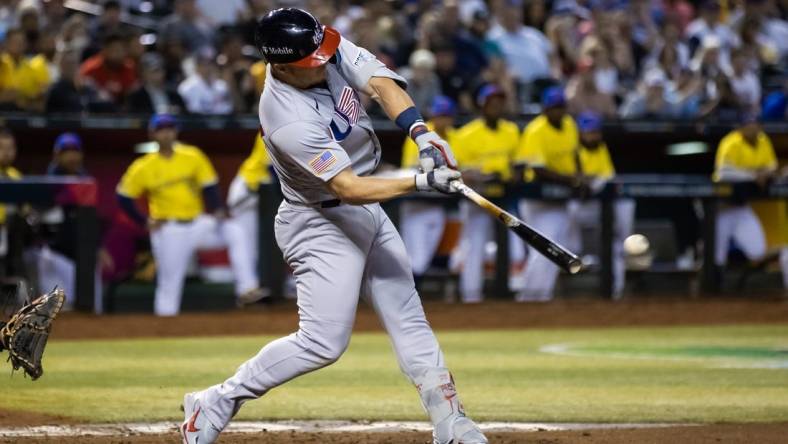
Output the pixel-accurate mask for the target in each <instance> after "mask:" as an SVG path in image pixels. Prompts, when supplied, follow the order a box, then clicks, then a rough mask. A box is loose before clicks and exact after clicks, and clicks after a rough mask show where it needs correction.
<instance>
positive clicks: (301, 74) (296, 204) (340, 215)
mask: <svg viewBox="0 0 788 444" xmlns="http://www.w3.org/2000/svg"><path fill="white" fill-rule="evenodd" d="M255 37H256V40H257V44H258V47H259V49H260V51H261V53H262V54H263V56H264V58H265V59H266V60H267V62H268V63H269V67H268V70H269V71H268V76H267V78H266V82H265V89H264V91H263V95H262V97H261V99H260V124H261V127H262V131H263V138H264V139H265V145H266V149H267V150H268V154H269V155H270V158H271V164H272V165H273V166H274V169H275V171H276V173H277V176H278V177H279V179H280V181H281V186H282V193H283V194H284V198H285V201H284V202H283V203H282V205H281V206H280V207H279V211H278V213H277V216H276V221H275V231H276V239H277V243H278V244H279V246H280V248H281V249H282V252H283V254H284V256H285V259H286V260H287V263H288V265H290V267H291V268H292V269H293V274H294V276H295V277H296V285H297V288H298V306H299V317H300V322H299V329H298V331H297V332H296V333H294V334H292V335H290V336H286V337H284V338H280V339H278V340H276V341H273V342H271V343H269V344H268V345H266V346H265V347H263V349H262V350H261V351H260V353H258V354H257V356H255V357H253V358H252V359H250V360H248V361H247V362H245V363H244V364H243V365H241V367H239V368H238V370H237V372H236V373H235V375H233V376H231V377H230V378H229V379H227V380H226V381H224V382H223V383H221V384H217V385H215V386H213V387H209V388H208V389H206V390H203V391H199V392H195V393H189V394H187V395H186V396H185V397H184V404H183V407H184V413H185V420H184V422H183V424H182V426H181V433H182V435H183V438H184V442H186V443H187V444H190V443H198V442H199V444H208V443H211V442H214V441H215V440H216V439H217V437H218V435H219V433H220V431H221V430H222V429H224V428H225V427H226V426H227V424H228V423H229V422H230V420H231V419H232V417H233V416H234V415H235V414H236V413H238V410H239V409H240V408H241V406H242V405H243V403H244V402H246V401H248V400H250V399H255V398H259V397H260V396H263V395H264V394H265V393H267V392H268V391H269V390H271V389H273V388H275V387H278V386H280V385H282V384H284V383H285V382H287V381H289V380H291V379H293V378H295V377H298V376H300V375H303V374H305V373H308V372H311V371H314V370H317V369H319V368H321V367H325V366H327V365H330V364H331V363H333V362H335V361H336V360H337V359H339V357H340V356H341V355H342V353H343V352H344V351H345V349H346V348H347V346H348V343H349V341H350V334H351V331H352V330H353V322H354V320H355V315H356V306H357V304H358V299H359V296H361V295H364V296H366V297H367V298H368V299H369V300H370V301H371V303H372V305H373V307H374V308H375V310H376V311H377V313H378V316H379V317H380V318H381V321H382V324H383V326H384V328H385V329H386V331H387V332H388V334H389V337H390V338H391V342H392V344H393V346H394V350H395V351H396V354H397V358H398V359H399V364H400V367H401V369H402V371H403V372H404V373H405V374H406V375H407V377H408V378H409V379H410V380H411V381H412V382H413V384H414V385H415V386H416V388H417V389H418V391H419V394H420V396H421V401H422V403H423V405H424V408H425V409H426V410H427V412H428V413H429V416H430V419H431V420H432V423H433V425H434V432H433V439H434V442H435V443H438V444H449V443H453V444H458V443H463V444H483V443H487V439H486V438H485V437H484V435H483V434H482V433H481V431H480V430H479V428H478V427H476V425H475V424H474V423H473V421H471V420H470V419H468V418H467V417H466V416H465V413H464V410H463V407H462V403H461V402H460V399H459V396H458V395H457V392H456V390H455V387H454V380H453V378H452V376H451V374H450V373H449V370H448V369H447V368H446V364H445V362H444V359H443V353H442V351H441V349H440V346H439V345H438V341H437V339H436V338H435V335H434V334H433V332H432V329H431V328H430V326H429V324H428V323H427V319H426V317H425V315H424V310H423V308H422V306H421V300H420V299H419V295H418V293H417V292H416V288H415V285H414V282H413V275H412V274H411V268H410V264H409V263H408V256H407V252H406V251H405V246H404V245H403V243H402V239H401V238H400V236H399V234H398V233H397V230H396V229H395V228H394V225H393V224H392V223H391V221H390V220H389V219H388V217H387V216H386V213H384V212H383V210H382V208H381V207H380V205H379V204H378V202H381V201H384V200H388V199H393V198H395V197H399V196H403V195H405V194H409V193H412V192H414V191H417V190H433V189H437V190H441V191H449V182H450V181H451V180H456V179H458V178H459V177H460V173H459V172H458V171H456V170H453V169H449V168H448V167H447V166H450V167H455V165H456V162H455V161H454V157H453V155H452V154H451V149H450V148H449V145H448V143H446V141H444V140H443V139H441V138H440V137H439V136H438V135H437V134H436V133H435V132H433V131H429V130H427V128H426V127H425V125H424V123H423V121H422V120H421V116H420V115H419V113H418V111H416V107H415V106H414V105H413V101H412V100H411V98H410V97H409V96H408V94H407V93H406V92H405V90H404V89H403V86H404V83H405V82H404V80H403V79H402V77H400V76H399V75H397V74H396V73H394V72H393V71H391V70H389V69H388V68H386V67H385V65H383V63H381V62H380V61H378V60H377V59H376V58H375V56H374V55H372V54H371V53H370V52H369V51H367V50H365V49H363V48H359V47H358V46H356V45H354V44H353V43H352V42H350V41H348V40H346V39H344V38H343V37H341V36H340V35H339V33H338V32H337V31H336V30H335V29H332V28H330V27H328V26H322V25H321V24H320V23H319V22H318V21H317V20H316V19H315V18H314V17H313V16H312V15H311V14H309V13H307V12H304V11H302V10H299V9H278V10H275V11H272V12H270V13H269V14H267V15H266V16H265V17H263V18H262V19H261V20H260V21H259V23H258V25H257V29H256V36H255ZM359 91H360V92H363V93H365V94H367V95H369V96H371V97H372V98H374V99H375V100H377V102H378V103H380V104H381V106H382V107H383V109H384V110H385V111H386V113H387V114H388V115H389V116H390V117H391V118H392V119H394V120H395V121H396V123H397V124H398V125H399V126H400V127H401V128H404V129H406V130H409V132H410V135H411V137H413V138H414V139H415V142H416V143H417V145H419V150H420V158H421V167H422V168H423V170H424V172H423V173H420V174H417V175H415V176H411V177H405V178H396V179H394V178H392V179H386V178H376V177H370V174H371V173H372V172H373V171H374V170H375V168H376V167H377V166H378V164H379V163H380V158H381V148H380V143H379V142H378V140H377V137H376V136H375V133H374V131H373V129H372V122H371V121H370V119H369V116H367V114H366V112H365V111H364V108H363V107H362V106H361V102H360V100H359V96H358V93H359ZM382 402H385V400H382Z"/></svg>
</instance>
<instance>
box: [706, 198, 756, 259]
mask: <svg viewBox="0 0 788 444" xmlns="http://www.w3.org/2000/svg"><path fill="white" fill-rule="evenodd" d="M731 240H733V241H734V242H736V246H737V247H739V248H740V249H741V250H742V251H743V252H744V255H745V256H747V259H749V260H757V259H760V258H762V257H763V256H764V255H765V254H766V235H765V234H764V232H763V227H761V221H760V220H758V216H756V215H755V212H753V211H752V208H751V207H750V206H749V205H739V206H733V207H723V208H720V209H719V212H718V213H717V236H716V240H715V241H716V250H715V254H714V259H715V262H716V263H717V265H720V266H722V265H725V264H726V263H727V262H728V251H729V249H730V242H731Z"/></svg>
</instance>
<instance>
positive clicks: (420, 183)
mask: <svg viewBox="0 0 788 444" xmlns="http://www.w3.org/2000/svg"><path fill="white" fill-rule="evenodd" d="M460 177H462V174H460V172H459V171H457V170H452V169H449V168H448V167H446V166H442V167H439V168H436V169H434V170H432V171H430V172H428V173H421V174H417V175H416V189H417V190H419V191H440V192H441V193H444V194H452V193H453V192H454V191H453V190H452V188H451V185H450V182H452V181H454V180H458V179H459V178H460Z"/></svg>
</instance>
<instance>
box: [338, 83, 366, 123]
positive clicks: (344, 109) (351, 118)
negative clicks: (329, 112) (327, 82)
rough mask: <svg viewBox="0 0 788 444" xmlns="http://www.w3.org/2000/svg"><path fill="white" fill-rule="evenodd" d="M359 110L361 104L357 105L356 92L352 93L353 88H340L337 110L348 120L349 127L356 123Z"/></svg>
mask: <svg viewBox="0 0 788 444" xmlns="http://www.w3.org/2000/svg"><path fill="white" fill-rule="evenodd" d="M360 108H361V104H360V103H358V99H357V98H356V92H355V91H353V88H351V87H349V86H346V87H344V88H342V94H341V95H340V96H339V103H338V104H337V110H338V111H339V112H340V113H342V114H344V115H345V117H347V118H348V122H349V123H350V124H351V125H355V124H356V123H358V117H359V109H360Z"/></svg>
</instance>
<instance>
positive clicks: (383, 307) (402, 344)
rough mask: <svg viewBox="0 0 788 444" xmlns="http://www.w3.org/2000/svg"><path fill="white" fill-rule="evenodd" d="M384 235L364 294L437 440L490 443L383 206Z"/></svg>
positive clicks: (367, 275) (366, 277) (380, 214)
mask: <svg viewBox="0 0 788 444" xmlns="http://www.w3.org/2000/svg"><path fill="white" fill-rule="evenodd" d="M378 219H379V221H380V222H379V227H380V228H379V232H378V235H377V239H376V240H375V243H374V245H373V247H372V249H371V250H370V253H369V257H368V260H367V268H366V272H365V275H364V286H363V291H364V294H365V295H366V296H368V297H369V299H370V301H371V302H372V306H373V307H374V308H375V311H376V312H377V314H378V316H379V317H380V319H381V322H382V324H383V327H384V328H385V329H386V332H387V333H388V335H389V338H390V340H391V343H392V345H393V347H394V352H395V353H396V355H397V360H398V361H399V365H400V368H401V369H402V371H403V373H405V375H406V376H407V377H408V378H409V379H410V380H411V381H412V382H413V384H414V385H416V387H417V388H418V390H419V394H420V396H421V400H422V403H423V404H424V407H425V409H426V410H427V412H428V414H429V416H430V419H431V421H432V423H433V425H434V427H435V429H434V441H435V442H436V443H440V444H444V443H450V442H462V443H469V444H478V443H486V442H487V440H486V439H485V438H484V436H483V435H482V434H481V432H480V431H479V430H478V428H476V426H475V425H474V424H473V422H472V421H470V420H469V419H468V418H466V417H465V412H464V410H463V408H462V403H461V402H460V399H459V396H458V395H457V392H456V390H455V387H454V380H453V378H452V376H451V374H450V373H449V371H448V369H446V366H445V363H444V359H443V353H442V352H441V349H440V346H439V345H438V340H437V339H436V338H435V335H434V334H433V332H432V328H430V325H429V323H428V322H427V318H426V316H425V314H424V309H423V308H422V306H421V300H420V299H419V295H418V293H417V292H416V287H415V285H414V282H413V277H412V275H411V273H410V267H409V265H408V256H407V252H406V251H405V245H404V244H403V242H402V239H401V238H400V236H399V233H397V230H396V229H395V228H394V225H393V224H392V223H391V221H390V220H389V219H388V217H387V216H386V214H385V213H384V212H383V210H382V209H380V208H379V207H378Z"/></svg>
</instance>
